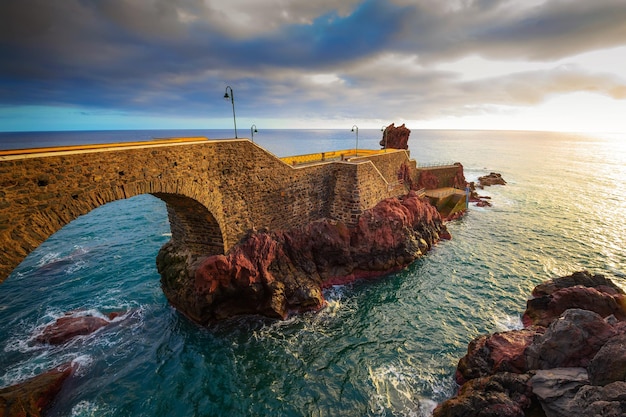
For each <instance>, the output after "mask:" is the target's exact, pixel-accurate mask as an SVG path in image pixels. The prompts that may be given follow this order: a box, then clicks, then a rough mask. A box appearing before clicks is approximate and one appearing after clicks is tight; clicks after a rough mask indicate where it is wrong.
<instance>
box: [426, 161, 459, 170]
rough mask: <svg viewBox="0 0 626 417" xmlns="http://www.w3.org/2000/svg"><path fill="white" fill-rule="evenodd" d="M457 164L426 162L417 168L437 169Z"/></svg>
mask: <svg viewBox="0 0 626 417" xmlns="http://www.w3.org/2000/svg"><path fill="white" fill-rule="evenodd" d="M456 164H458V162H428V163H425V164H419V166H418V167H417V168H418V169H419V168H437V167H452V166H455V165H456Z"/></svg>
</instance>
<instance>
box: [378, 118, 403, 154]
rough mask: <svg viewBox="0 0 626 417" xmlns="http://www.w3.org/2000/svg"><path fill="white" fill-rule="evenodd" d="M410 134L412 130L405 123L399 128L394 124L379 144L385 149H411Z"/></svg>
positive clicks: (386, 130)
mask: <svg viewBox="0 0 626 417" xmlns="http://www.w3.org/2000/svg"><path fill="white" fill-rule="evenodd" d="M410 134H411V130H410V129H409V128H408V127H406V126H405V125H404V123H403V124H402V126H398V127H396V126H395V123H392V124H390V125H389V126H387V127H386V128H385V130H384V131H383V138H382V139H381V140H380V143H379V144H380V146H381V147H382V148H383V149H385V148H387V149H409V135H410Z"/></svg>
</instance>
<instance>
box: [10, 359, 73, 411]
mask: <svg viewBox="0 0 626 417" xmlns="http://www.w3.org/2000/svg"><path fill="white" fill-rule="evenodd" d="M73 372H74V368H73V367H72V365H71V364H69V363H68V364H65V365H62V366H59V367H57V368H55V369H52V370H50V371H48V372H45V373H43V374H41V375H37V376H35V377H33V378H31V379H28V380H26V381H24V382H21V383H19V384H17V385H12V386H10V387H6V388H2V389H0V416H7V417H38V416H41V415H43V413H45V410H46V408H47V407H48V406H49V405H50V403H51V402H52V400H53V399H54V397H55V395H57V394H58V393H59V391H60V390H61V388H62V385H63V382H64V381H65V380H66V379H67V378H69V377H70V376H71V375H72V373H73Z"/></svg>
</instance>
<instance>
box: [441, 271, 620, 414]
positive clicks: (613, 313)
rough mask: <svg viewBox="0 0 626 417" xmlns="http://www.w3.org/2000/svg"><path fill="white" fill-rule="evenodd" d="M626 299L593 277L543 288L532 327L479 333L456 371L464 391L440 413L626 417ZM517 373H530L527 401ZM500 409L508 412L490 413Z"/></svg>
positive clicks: (536, 293)
mask: <svg viewBox="0 0 626 417" xmlns="http://www.w3.org/2000/svg"><path fill="white" fill-rule="evenodd" d="M623 300H624V292H623V291H622V290H621V289H620V287H618V286H617V285H615V284H614V283H613V282H612V281H610V280H609V279H607V278H605V277H604V276H602V275H591V274H589V273H588V272H577V273H575V274H572V275H570V276H566V277H562V278H557V279H555V280H550V281H547V282H544V283H543V284H541V285H538V286H537V287H535V289H534V290H533V298H531V299H530V300H528V302H527V305H528V307H527V310H526V312H525V313H524V324H525V326H526V327H525V328H524V329H521V330H513V331H509V332H502V333H495V334H493V335H483V336H479V337H477V338H476V339H474V340H473V341H472V342H471V343H470V344H469V346H468V350H467V355H465V356H464V357H463V358H461V360H460V361H459V365H458V367H457V371H456V380H457V383H458V384H459V385H461V389H460V391H459V394H458V396H457V397H455V398H452V399H450V400H448V401H446V402H444V403H443V404H441V405H440V406H439V407H438V408H437V409H436V410H435V413H434V416H435V417H444V416H479V415H480V416H483V415H507V416H508V415H519V416H524V415H525V416H531V415H532V416H547V417H566V416H567V417H568V416H573V415H576V416H596V415H602V416H605V415H606V416H624V415H626V391H624V388H625V387H626V350H625V349H624V346H625V344H626V316H625V314H626V302H624V301H623ZM511 373H513V374H516V375H521V376H523V377H521V380H522V381H525V382H524V384H525V387H526V389H527V391H524V392H525V394H524V395H525V396H524V401H519V398H520V394H519V393H520V388H519V381H520V379H511V377H510V374H511ZM474 381H480V382H474ZM492 381H497V384H496V383H495V382H492ZM468 384H469V385H468ZM466 386H468V387H470V388H466ZM494 387H495V388H496V389H495V392H497V395H496V394H494ZM620 389H621V390H622V391H621V393H620V392H619V391H618V390H620ZM503 396H504V397H508V398H503ZM485 398H489V399H491V400H493V402H491V403H488V402H485V401H484V399H485ZM533 404H535V405H536V404H539V405H540V406H541V408H537V407H535V406H534V405H533ZM476 405H479V406H480V407H481V408H476ZM514 405H518V406H519V407H518V409H517V408H515V407H514ZM494 409H495V410H499V411H498V412H500V413H501V414H497V413H495V414H494V413H492V412H491V411H489V413H491V414H489V413H487V414H485V413H486V412H487V411H485V410H494ZM503 410H504V411H503ZM515 413H517V414H515Z"/></svg>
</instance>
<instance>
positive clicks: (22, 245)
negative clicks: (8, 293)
mask: <svg viewBox="0 0 626 417" xmlns="http://www.w3.org/2000/svg"><path fill="white" fill-rule="evenodd" d="M190 188H193V187H185V186H184V184H181V183H178V182H176V181H174V183H172V182H167V183H166V182H161V181H158V180H157V181H146V182H137V183H134V184H123V185H122V184H120V185H114V186H112V187H98V188H95V189H93V190H91V191H88V192H80V193H76V194H72V193H70V194H69V195H63V196H57V198H53V199H51V200H49V201H48V202H47V204H46V207H40V208H32V209H29V210H28V211H26V212H22V213H19V214H18V215H17V216H16V218H14V219H13V220H14V221H13V222H12V224H10V225H9V228H8V229H7V230H0V242H2V245H1V246H2V247H1V248H0V283H1V282H2V281H4V280H5V279H6V278H7V277H8V276H9V275H10V274H11V272H13V270H14V269H15V268H16V267H17V266H18V265H19V264H20V263H21V262H22V261H23V260H24V259H25V258H26V256H28V255H29V254H30V253H31V252H32V251H33V250H35V249H36V248H37V247H38V246H39V245H41V244H42V243H43V242H45V241H46V240H47V239H48V238H49V237H50V236H52V235H53V234H54V233H55V232H57V231H59V230H61V229H62V228H63V227H64V226H66V225H67V224H69V223H70V222H72V221H73V220H75V219H77V218H78V217H80V216H82V215H85V214H87V213H89V212H91V211H92V210H94V209H96V208H98V207H100V206H103V205H105V204H107V203H110V202H113V201H117V200H123V199H127V198H131V197H135V196H137V195H141V194H152V195H154V196H155V197H157V198H159V199H161V200H162V201H164V202H165V203H166V207H167V211H168V217H169V220H170V228H171V231H172V241H173V242H174V243H181V244H182V245H185V246H188V249H189V250H190V252H191V253H193V254H223V253H224V239H223V236H222V229H221V227H220V225H219V222H218V221H217V220H216V217H215V216H214V215H213V214H212V213H211V212H210V211H209V210H208V209H207V208H206V207H205V206H204V205H202V204H201V203H199V202H198V201H197V200H196V199H195V198H193V197H187V196H184V195H182V194H176V193H175V192H176V191H182V190H183V189H186V190H187V191H191V192H190V194H195V193H193V192H192V191H193V190H191V189H190Z"/></svg>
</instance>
